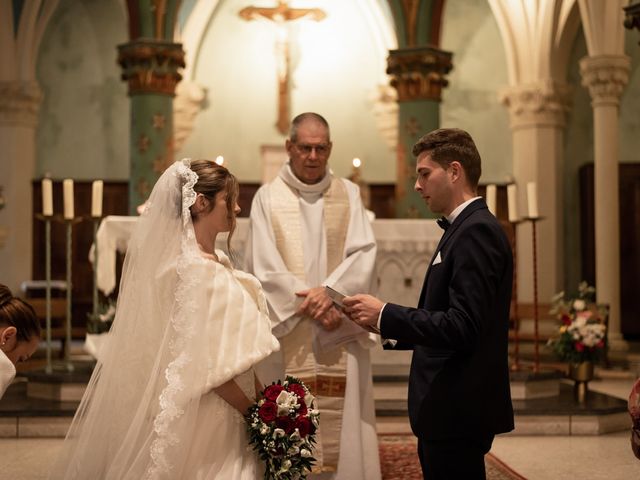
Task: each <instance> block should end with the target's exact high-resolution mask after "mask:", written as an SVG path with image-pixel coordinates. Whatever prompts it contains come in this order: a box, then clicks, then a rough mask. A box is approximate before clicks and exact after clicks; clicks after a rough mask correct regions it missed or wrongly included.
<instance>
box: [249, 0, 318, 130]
mask: <svg viewBox="0 0 640 480" xmlns="http://www.w3.org/2000/svg"><path fill="white" fill-rule="evenodd" d="M239 15H240V17H241V18H243V19H244V20H247V21H249V20H255V19H256V18H259V17H264V18H266V19H267V20H271V21H273V22H275V23H276V25H277V26H278V40H277V41H276V54H277V56H278V59H277V61H278V62H277V63H278V65H277V69H278V120H277V121H276V128H277V129H278V131H279V132H280V133H282V134H283V135H285V134H286V133H287V128H288V127H289V116H290V113H289V69H290V58H289V44H288V38H287V30H286V27H285V22H290V21H293V20H298V19H300V18H303V17H307V16H309V17H310V18H311V19H312V20H315V21H316V22H319V21H320V20H322V19H324V18H325V17H326V16H327V15H326V14H325V13H324V11H322V10H320V9H319V8H291V7H289V5H288V4H287V0H278V6H277V7H271V8H269V7H245V8H243V9H242V10H240V13H239Z"/></svg>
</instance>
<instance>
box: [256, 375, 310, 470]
mask: <svg viewBox="0 0 640 480" xmlns="http://www.w3.org/2000/svg"><path fill="white" fill-rule="evenodd" d="M318 417H319V412H318V410H317V409H316V408H315V397H314V396H313V395H311V392H310V391H309V389H308V388H307V386H306V385H305V384H304V383H302V381H300V380H298V379H297V378H294V377H291V376H287V377H286V379H285V381H284V382H282V383H281V382H280V381H279V380H278V383H272V384H271V385H269V386H266V387H265V389H264V390H263V391H262V392H261V393H260V398H259V400H258V401H257V402H256V403H255V404H254V405H253V406H252V407H251V408H250V409H249V412H248V413H247V417H246V419H247V429H248V432H249V443H250V444H251V445H253V449H254V450H256V451H257V452H258V455H259V457H260V458H261V459H262V460H263V461H264V462H265V473H264V478H265V480H267V479H276V480H298V479H304V478H306V477H307V475H308V474H309V473H310V472H311V467H312V466H313V463H314V462H315V458H313V449H314V445H315V431H316V429H317V428H318Z"/></svg>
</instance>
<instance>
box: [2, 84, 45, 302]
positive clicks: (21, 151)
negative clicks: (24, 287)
mask: <svg viewBox="0 0 640 480" xmlns="http://www.w3.org/2000/svg"><path fill="white" fill-rule="evenodd" d="M41 102H42V93H41V91H40V88H39V87H38V85H37V83H35V82H22V81H10V82H0V145H1V146H2V158H3V159H2V161H1V162H0V186H1V187H2V196H3V198H4V207H3V208H2V209H0V271H1V272H2V274H1V278H2V279H1V280H0V281H2V283H6V284H7V285H8V286H9V287H10V288H11V290H12V291H13V293H14V294H18V293H19V290H18V287H19V285H20V282H22V281H24V280H28V279H30V278H31V258H32V255H31V253H32V252H31V248H32V236H33V232H32V228H31V227H32V222H33V215H32V208H33V207H32V193H31V181H32V180H33V177H34V173H35V158H36V151H35V145H36V144H35V136H36V127H37V124H38V110H39V108H40V104H41Z"/></svg>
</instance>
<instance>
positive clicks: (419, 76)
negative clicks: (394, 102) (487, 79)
mask: <svg viewBox="0 0 640 480" xmlns="http://www.w3.org/2000/svg"><path fill="white" fill-rule="evenodd" d="M451 57H452V54H451V52H446V51H444V50H439V49H437V48H433V47H418V48H404V49H401V50H391V51H390V53H389V57H388V58H387V73H388V74H389V75H391V77H392V78H391V85H392V86H393V87H394V88H395V89H396V90H397V91H398V101H399V102H405V101H411V100H436V101H440V99H441V94H442V89H443V88H444V87H446V86H447V85H448V84H449V82H448V81H447V79H446V78H445V75H446V74H448V73H449V72H450V71H451V69H452V68H453V64H452V63H451Z"/></svg>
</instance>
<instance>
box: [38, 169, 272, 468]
mask: <svg viewBox="0 0 640 480" xmlns="http://www.w3.org/2000/svg"><path fill="white" fill-rule="evenodd" d="M189 165H190V163H189V161H188V160H183V161H181V162H176V163H174V164H173V165H172V166H171V167H170V168H168V169H167V170H166V171H165V172H164V173H163V174H162V176H161V177H160V179H159V180H158V182H157V183H156V185H155V187H154V189H153V192H152V193H151V196H150V198H149V202H148V204H147V208H146V210H145V212H144V213H143V214H142V216H141V217H140V218H139V220H138V222H137V225H136V228H135V230H134V232H133V235H132V237H131V240H130V243H129V246H128V250H127V255H126V258H125V262H124V267H123V274H122V281H121V284H120V290H119V296H118V306H117V311H116V317H115V321H114V323H113V326H112V328H111V332H110V334H109V336H110V338H109V340H108V342H107V344H106V345H105V346H104V349H103V351H102V353H101V360H100V361H99V362H98V363H97V365H96V367H95V370H94V372H93V375H92V377H91V381H90V382H89V385H88V386H87V391H86V393H85V395H84V397H83V399H82V402H81V404H80V407H79V408H78V411H77V412H76V416H75V418H74V420H73V423H72V425H71V428H70V430H69V433H68V435H67V439H66V441H65V444H64V447H63V450H62V452H61V455H60V458H59V460H58V462H57V464H56V466H55V468H54V470H53V471H52V472H51V477H50V478H55V479H62V478H64V479H82V480H87V479H114V480H115V479H118V480H122V479H135V480H140V479H176V478H181V472H182V471H183V469H184V468H185V467H184V462H185V459H186V458H187V455H188V450H189V440H190V436H191V434H192V432H193V431H194V428H195V427H196V425H195V424H196V422H197V417H198V409H199V407H200V399H201V397H202V395H203V394H206V393H207V392H209V391H210V390H211V388H214V387H217V386H219V385H221V384H222V383H224V382H226V381H228V380H230V379H232V378H234V377H235V376H237V375H238V374H240V373H242V372H244V371H246V370H247V369H249V368H250V367H251V366H252V365H254V364H255V363H256V362H258V361H259V360H261V359H263V358H265V357H266V356H268V355H269V354H270V353H271V352H272V351H274V350H277V348H278V344H277V341H276V340H275V339H274V338H273V337H272V336H271V334H270V325H269V321H268V318H267V317H266V315H265V312H266V303H265V300H264V296H263V294H262V292H261V290H260V288H259V284H258V283H257V280H255V279H254V278H253V277H251V276H249V275H247V274H244V273H242V272H236V271H231V270H229V269H227V268H225V267H223V266H221V265H220V264H218V263H216V262H213V261H211V260H207V259H205V258H203V257H202V256H201V254H200V253H199V250H198V247H197V244H196V241H195V234H194V230H193V224H192V222H191V215H190V211H189V207H190V206H191V205H192V204H193V203H194V201H195V197H196V193H195V192H194V189H193V186H194V185H195V183H196V181H197V179H198V177H197V175H196V174H195V173H194V172H193V171H192V170H191V169H190V168H189ZM234 285H236V287H235V289H234V287H233V286H234ZM240 285H242V286H243V288H240V287H239V286H240ZM238 291H239V292H240V293H238ZM247 292H249V294H250V297H247V295H248V294H247ZM246 298H250V299H253V300H252V301H250V302H248V304H247V302H246ZM243 299H244V300H245V303H242V302H243ZM239 304H241V305H242V307H241V308H240V310H239V311H238V308H239V307H238V305H239ZM234 308H235V310H234ZM211 429H212V430H214V431H215V429H216V425H211Z"/></svg>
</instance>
